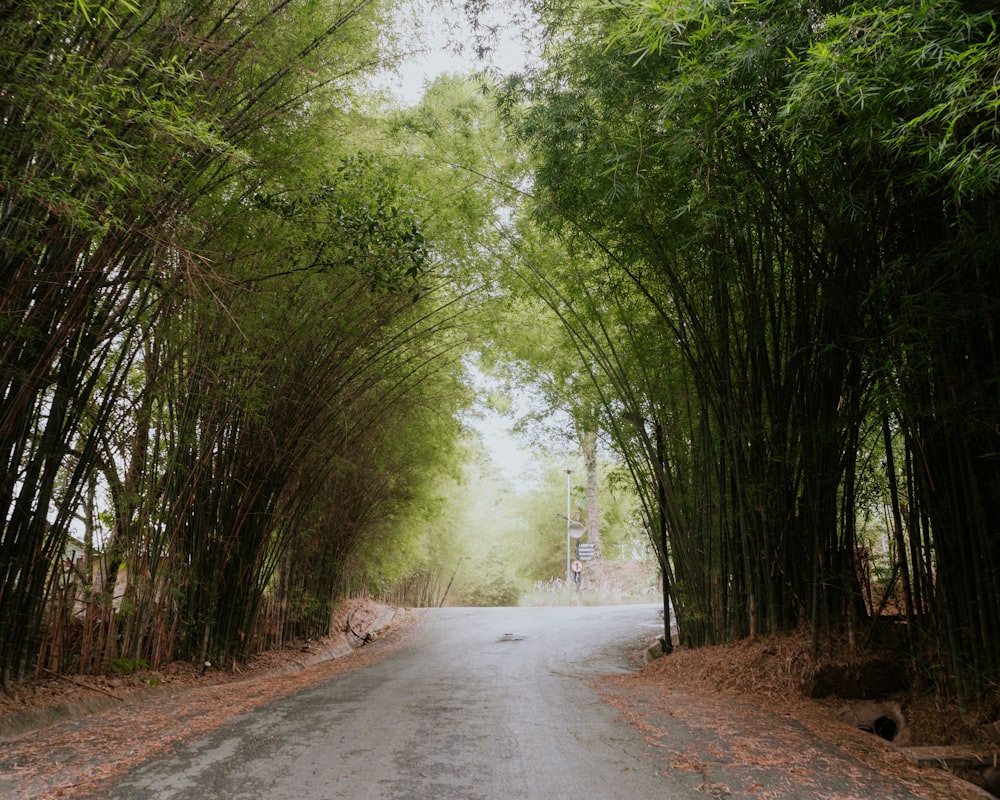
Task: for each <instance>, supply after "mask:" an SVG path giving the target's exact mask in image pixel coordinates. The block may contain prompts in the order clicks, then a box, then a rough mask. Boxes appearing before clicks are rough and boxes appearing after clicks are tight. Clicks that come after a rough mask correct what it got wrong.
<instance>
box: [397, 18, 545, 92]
mask: <svg viewBox="0 0 1000 800" xmlns="http://www.w3.org/2000/svg"><path fill="white" fill-rule="evenodd" d="M486 22H487V24H489V25H496V26H497V28H498V31H499V38H498V39H497V41H496V43H495V49H494V51H493V53H492V54H491V56H490V57H489V59H488V61H487V62H486V63H485V64H484V63H483V62H480V61H477V60H476V57H475V37H474V35H473V33H472V30H471V29H470V28H469V26H468V23H467V21H466V18H465V11H464V9H463V8H462V3H461V2H459V1H458V0H409V2H404V3H403V4H402V6H401V7H400V10H399V12H398V15H397V24H398V25H399V26H400V27H401V28H402V29H403V30H406V31H414V51H415V52H414V55H413V56H412V58H410V59H409V60H408V61H407V63H406V64H405V65H404V66H403V68H402V69H401V70H400V71H399V73H398V74H395V75H392V76H388V77H386V78H385V79H384V85H385V86H386V87H387V88H388V89H389V90H390V92H391V93H392V94H393V95H395V96H396V97H398V98H399V99H400V100H401V101H402V102H404V103H406V104H407V105H411V104H414V103H416V102H417V101H418V100H419V99H420V97H421V95H422V94H423V91H424V88H425V87H426V85H427V84H428V83H430V82H431V81H433V80H434V79H435V78H436V77H437V76H439V75H442V74H444V73H465V72H474V71H478V70H482V69H483V68H484V67H486V66H490V67H495V68H496V69H498V70H500V71H502V72H514V71H517V70H519V69H521V68H522V67H524V66H525V65H526V64H527V63H528V62H529V61H530V59H531V55H530V51H531V48H530V47H529V46H528V45H526V43H525V42H524V41H523V37H522V35H521V32H520V30H519V28H518V27H517V26H516V25H515V24H514V23H513V22H512V16H511V14H510V13H509V12H508V11H505V10H504V9H502V8H499V4H498V5H497V7H494V8H492V9H490V10H489V11H488V12H487V15H486ZM421 40H422V41H421ZM379 83H380V84H382V83H383V81H379Z"/></svg>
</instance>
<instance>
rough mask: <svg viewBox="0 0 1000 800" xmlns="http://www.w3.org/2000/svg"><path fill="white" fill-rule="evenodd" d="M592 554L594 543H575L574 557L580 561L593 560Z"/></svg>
mask: <svg viewBox="0 0 1000 800" xmlns="http://www.w3.org/2000/svg"><path fill="white" fill-rule="evenodd" d="M594 555H595V554H594V545H592V544H590V543H586V544H584V543H583V542H577V543H576V557H577V558H578V559H579V560H580V561H593V560H594Z"/></svg>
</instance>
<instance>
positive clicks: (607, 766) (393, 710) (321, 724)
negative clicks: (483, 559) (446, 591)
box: [110, 605, 911, 800]
mask: <svg viewBox="0 0 1000 800" xmlns="http://www.w3.org/2000/svg"><path fill="white" fill-rule="evenodd" d="M659 609H660V607H659V606H657V605H647V606H614V607H603V608H588V607H568V608H567V607H561V608H456V609H437V610H434V611H432V612H430V613H429V617H428V619H427V621H426V622H425V623H424V626H423V630H422V633H421V635H420V637H419V639H418V640H417V641H416V642H415V643H413V644H411V645H409V646H408V647H406V648H404V649H402V650H401V651H399V652H397V653H396V654H394V655H392V656H390V657H387V658H385V659H382V660H381V661H379V662H378V663H376V664H374V665H373V666H371V667H368V668H366V669H363V670H359V671H356V672H351V673H346V674H343V675H341V676H339V677H337V678H335V679H333V680H331V681H329V682H327V683H326V684H323V685H320V686H317V687H315V688H313V689H310V690H307V691H303V692H301V693H298V694H296V695H293V696H290V697H286V698H284V699H282V700H278V701H276V702H273V703H271V704H270V705H267V706H263V707H261V708H258V709H257V710H256V711H254V712H252V713H250V714H248V715H246V716H244V717H241V718H239V719H238V720H236V721H235V722H234V723H233V724H231V725H229V726H227V727H225V728H223V729H221V730H219V731H217V732H216V733H215V734H213V735H211V736H209V737H208V738H206V739H204V740H202V741H200V742H196V743H194V744H192V745H190V746H188V747H186V748H184V749H180V750H178V751H176V752H175V753H174V754H173V755H171V756H169V757H167V758H165V759H161V760H157V761H155V762H152V763H150V764H148V765H146V766H143V767H141V768H139V769H137V770H136V771H133V772H132V773H131V774H129V775H127V776H126V777H125V778H123V779H122V780H121V781H119V783H118V784H117V785H116V787H115V788H114V790H113V791H112V793H111V795H110V797H111V798H112V800H140V798H141V800H168V799H169V800H182V799H187V798H190V800H204V799H205V798H222V799H223V800H250V799H251V798H252V800H264V799H265V798H266V800H333V799H334V798H348V799H349V800H366V799H368V798H371V799H372V800H376V799H377V800H449V799H450V798H455V799H456V800H458V799H460V800H570V799H572V800H617V799H618V798H621V800H626V799H627V800H643V799H644V798H650V799H651V798H656V799H657V800H676V799H678V798H699V797H701V798H704V797H706V790H707V788H706V787H707V784H706V783H705V778H704V776H703V775H700V774H698V772H696V771H690V770H683V769H677V770H664V763H663V760H662V757H660V756H658V755H657V752H656V746H655V744H652V743H650V742H649V741H647V739H646V738H645V737H644V735H643V732H642V731H641V730H640V729H638V728H636V727H635V726H633V725H629V724H626V723H625V722H623V721H622V720H621V719H620V718H618V719H616V717H619V712H617V711H616V710H615V708H614V707H612V706H611V705H609V704H608V703H606V702H604V701H603V700H602V699H601V698H600V696H599V695H598V694H597V692H596V690H595V688H594V686H593V685H592V682H591V679H592V678H593V677H594V676H596V675H601V674H608V673H620V672H627V671H631V669H632V668H631V667H630V666H629V665H628V663H627V660H626V651H627V650H628V649H629V647H630V646H632V645H635V644H637V643H638V642H639V641H640V640H642V639H644V638H650V637H652V636H655V635H656V633H658V632H659V631H660V630H661V629H662V617H661V616H659V615H658V611H659ZM833 757H835V758H836V757H838V756H833ZM838 770H839V768H838ZM835 771H837V770H835ZM708 788H711V787H708ZM817 788H818V787H816V786H814V787H813V788H812V789H811V790H809V791H808V792H806V793H805V794H799V793H798V792H793V793H790V794H784V793H782V794H779V795H771V794H769V795H767V796H771V797H773V796H781V797H813V798H815V797H846V796H850V797H856V796H858V795H855V794H854V793H853V792H852V793H850V794H847V793H844V794H841V793H840V792H835V793H833V794H826V793H823V792H822V791H820V792H818V793H816V789H817ZM873 788H874V787H873ZM900 789H901V787H899V786H892V787H884V786H882V787H879V791H878V796H879V797H881V798H886V797H893V798H896V797H911V795H910V794H909V793H907V792H905V791H899V790H900ZM709 796H711V793H709ZM718 796H727V797H732V796H733V795H731V794H729V793H728V792H727V793H726V794H725V795H718Z"/></svg>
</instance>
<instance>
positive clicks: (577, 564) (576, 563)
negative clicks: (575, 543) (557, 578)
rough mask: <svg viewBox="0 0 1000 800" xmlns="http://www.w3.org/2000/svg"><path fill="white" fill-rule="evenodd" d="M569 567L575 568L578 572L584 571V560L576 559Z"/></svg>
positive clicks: (574, 570)
mask: <svg viewBox="0 0 1000 800" xmlns="http://www.w3.org/2000/svg"><path fill="white" fill-rule="evenodd" d="M569 568H570V569H571V570H573V572H577V573H579V572H583V562H582V561H574V562H573V563H572V564H570V565H569Z"/></svg>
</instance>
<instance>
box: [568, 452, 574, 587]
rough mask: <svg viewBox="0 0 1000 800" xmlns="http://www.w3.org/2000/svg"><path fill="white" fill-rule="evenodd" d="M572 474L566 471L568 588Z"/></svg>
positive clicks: (569, 577) (569, 576)
mask: <svg viewBox="0 0 1000 800" xmlns="http://www.w3.org/2000/svg"><path fill="white" fill-rule="evenodd" d="M572 474H573V470H571V469H568V470H566V585H567V586H569V582H570V579H571V578H572V577H573V576H572V575H571V574H570V566H569V565H570V541H569V540H570V535H569V533H570V531H569V526H570V525H572V524H573V520H572V519H571V518H570V512H571V511H572V510H573V509H572V506H571V505H570V485H569V484H570V475H572Z"/></svg>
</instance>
